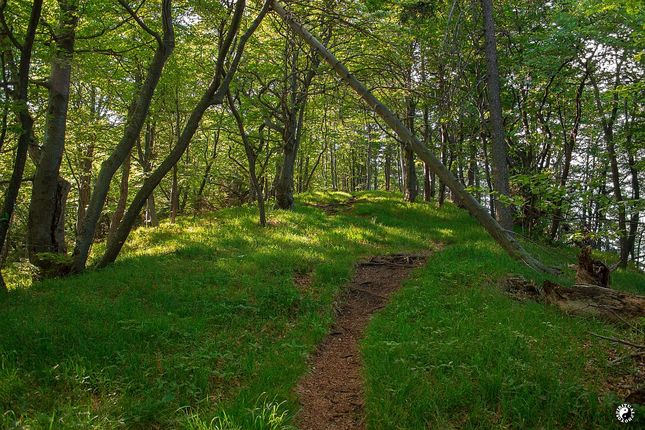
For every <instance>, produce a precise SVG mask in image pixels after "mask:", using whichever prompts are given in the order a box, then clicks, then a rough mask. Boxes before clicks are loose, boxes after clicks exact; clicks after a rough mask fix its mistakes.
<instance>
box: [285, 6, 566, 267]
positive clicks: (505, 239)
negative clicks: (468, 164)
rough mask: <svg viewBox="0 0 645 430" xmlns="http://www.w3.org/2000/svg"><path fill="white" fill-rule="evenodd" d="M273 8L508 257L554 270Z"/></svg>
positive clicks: (303, 30) (333, 60) (309, 37)
mask: <svg viewBox="0 0 645 430" xmlns="http://www.w3.org/2000/svg"><path fill="white" fill-rule="evenodd" d="M273 9H274V10H275V11H276V12H277V13H278V14H279V15H280V16H281V17H282V18H283V19H284V21H285V22H286V23H287V24H288V25H289V26H290V27H291V28H292V29H293V30H294V31H295V32H296V34H298V35H299V36H300V37H302V38H303V40H304V41H305V42H306V43H308V44H309V45H310V46H311V47H312V48H314V49H315V50H316V51H317V52H318V54H320V56H321V57H322V58H323V59H324V60H325V61H326V62H327V63H328V64H329V65H330V66H331V67H332V68H333V69H334V70H335V71H336V73H337V74H338V75H339V77H340V78H341V79H342V80H343V81H344V82H345V83H347V84H348V85H349V86H350V87H351V88H352V89H353V90H354V91H356V93H357V94H358V95H359V96H361V98H363V100H364V101H365V102H366V103H367V104H368V105H369V106H370V107H371V108H372V109H373V110H374V112H376V113H377V114H378V115H379V116H380V117H381V118H382V119H383V120H384V121H385V122H386V123H387V124H388V125H389V126H390V127H391V128H392V129H393V130H394V131H395V132H396V133H397V135H398V136H399V138H400V139H401V140H403V141H404V142H407V143H408V144H409V145H410V147H411V148H412V150H414V152H416V153H417V154H418V155H419V157H420V158H421V159H422V160H423V161H424V162H426V163H428V166H429V167H430V168H431V169H432V170H433V171H434V172H435V173H436V174H437V176H439V178H440V179H441V180H442V181H443V182H444V183H445V184H446V186H448V187H449V188H450V189H451V190H452V192H453V193H454V194H456V195H457V196H458V197H459V199H460V201H461V202H462V203H463V205H464V206H465V207H466V209H468V211H469V212H470V213H471V214H472V215H473V216H474V217H475V218H476V219H477V220H478V221H479V223H480V224H481V225H482V226H483V227H484V228H485V229H486V230H487V231H488V233H489V234H490V235H491V236H492V237H493V239H495V240H496V241H497V242H498V243H499V244H500V245H501V246H502V247H503V248H504V249H505V250H506V251H507V252H508V253H509V254H510V255H511V256H512V257H514V258H517V259H519V260H522V261H524V262H525V263H526V264H528V265H529V266H531V267H533V268H535V269H537V270H541V271H544V272H551V273H553V272H556V271H555V270H554V269H552V268H549V267H547V266H545V265H544V264H542V263H541V262H540V261H538V260H537V259H535V258H534V257H533V256H532V255H530V254H529V253H528V252H527V251H526V250H525V249H524V248H522V246H521V245H520V244H519V243H518V242H517V241H516V240H515V238H513V237H511V236H509V235H508V234H507V232H506V231H505V230H504V229H503V228H502V227H501V226H500V225H499V224H498V223H497V221H495V219H494V218H492V217H491V216H490V215H489V214H488V212H487V211H486V209H485V208H484V207H482V206H481V205H480V204H479V203H478V202H477V200H475V199H474V198H473V196H471V195H470V194H469V193H468V192H467V191H466V190H465V189H464V187H463V185H461V184H460V183H459V181H458V180H457V179H456V178H455V177H454V176H453V175H452V173H450V171H449V170H448V169H446V167H445V166H444V165H443V164H442V163H441V162H440V161H439V160H438V159H437V158H436V157H435V156H434V154H432V152H431V151H430V150H429V149H428V148H426V147H425V146H424V145H423V144H422V143H421V142H420V141H419V140H418V139H417V138H416V137H415V136H414V135H413V134H412V132H410V130H408V128H407V127H405V126H404V125H403V123H402V122H401V120H399V119H398V118H397V117H396V116H395V115H394V114H393V113H392V111H390V110H389V109H388V108H387V107H386V106H385V105H383V104H382V103H381V102H380V101H379V100H378V99H377V98H376V97H375V96H374V95H373V94H372V93H371V92H370V91H369V90H368V89H367V88H366V87H365V86H364V85H363V84H362V83H361V82H360V81H359V80H358V79H356V77H355V76H354V75H353V74H351V73H350V72H349V70H347V68H346V67H345V66H344V65H343V64H342V63H341V62H340V61H339V60H338V59H337V58H336V57H335V56H334V54H332V53H331V52H329V51H328V50H327V48H325V46H324V45H322V44H321V43H320V42H319V41H318V40H317V39H316V38H315V37H314V36H313V35H312V34H311V33H310V32H309V31H308V30H307V29H306V28H305V27H304V26H302V25H301V24H300V23H298V21H296V20H295V18H294V16H293V15H292V14H291V13H290V12H287V11H286V10H285V9H284V8H283V7H282V5H281V4H280V3H279V2H277V1H275V0H273Z"/></svg>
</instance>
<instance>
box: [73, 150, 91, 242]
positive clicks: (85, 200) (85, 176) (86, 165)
mask: <svg viewBox="0 0 645 430" xmlns="http://www.w3.org/2000/svg"><path fill="white" fill-rule="evenodd" d="M93 160H94V142H88V143H87V146H86V147H85V149H84V150H83V151H82V159H81V173H80V181H79V182H80V184H79V189H78V208H77V210H76V234H78V233H79V232H80V231H81V229H82V228H83V221H84V220H85V213H86V212H87V205H88V204H89V202H90V193H91V192H92V164H93V163H92V162H93Z"/></svg>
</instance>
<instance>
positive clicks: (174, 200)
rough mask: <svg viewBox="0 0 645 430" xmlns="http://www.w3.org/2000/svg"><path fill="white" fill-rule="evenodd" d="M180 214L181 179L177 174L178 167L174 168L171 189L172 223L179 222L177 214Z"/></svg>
mask: <svg viewBox="0 0 645 430" xmlns="http://www.w3.org/2000/svg"><path fill="white" fill-rule="evenodd" d="M178 213H179V178H178V172H177V165H176V164H175V167H173V168H172V186H171V188H170V222H171V223H173V224H174V223H175V222H176V221H177V214H178Z"/></svg>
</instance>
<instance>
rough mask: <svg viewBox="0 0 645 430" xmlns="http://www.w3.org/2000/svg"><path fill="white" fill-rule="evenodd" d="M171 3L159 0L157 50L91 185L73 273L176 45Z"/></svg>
mask: <svg viewBox="0 0 645 430" xmlns="http://www.w3.org/2000/svg"><path fill="white" fill-rule="evenodd" d="M171 6H172V1H171V0H163V1H162V24H163V30H164V34H163V37H160V36H159V35H156V38H157V42H158V43H157V49H156V51H155V54H154V57H153V59H152V62H151V63H150V65H149V66H148V70H147V76H146V79H145V81H144V83H143V85H142V87H141V88H140V89H139V90H138V93H137V95H136V97H135V98H134V100H133V102H132V106H131V107H130V111H129V113H128V118H127V121H126V125H125V131H124V133H123V136H122V137H121V140H120V141H119V143H118V145H117V146H116V148H115V149H114V151H113V152H112V153H111V154H110V156H109V157H108V158H107V160H105V161H104V162H103V163H102V164H101V169H100V171H99V174H98V176H97V179H96V183H95V184H94V191H93V192H92V197H91V198H90V203H89V205H88V208H87V214H86V215H85V221H84V222H83V228H82V230H81V232H80V233H79V234H78V235H77V237H76V246H75V248H74V263H73V271H75V272H80V271H82V270H84V269H85V265H86V263H87V257H88V255H89V252H90V247H91V246H92V243H93V242H94V234H95V232H96V227H97V225H98V221H99V218H100V216H101V212H102V211H103V207H104V206H105V200H106V199H107V195H108V192H109V190H110V183H111V181H112V178H113V177H114V174H115V173H116V172H117V170H118V169H119V167H121V165H122V164H123V162H124V161H125V160H126V158H127V157H129V156H130V153H131V151H132V148H133V147H134V145H135V143H136V141H137V139H138V138H139V136H140V135H141V129H142V128H143V125H144V123H145V120H146V118H147V116H148V112H149V110H150V103H151V101H152V97H153V95H154V92H155V89H156V88H157V84H158V83H159V80H160V79H161V74H162V72H163V69H164V66H165V64H166V62H167V60H168V58H169V57H170V55H171V54H172V51H173V49H174V47H175V34H174V28H173V23H172V7H171ZM130 13H131V14H132V15H134V12H133V11H131V10H130Z"/></svg>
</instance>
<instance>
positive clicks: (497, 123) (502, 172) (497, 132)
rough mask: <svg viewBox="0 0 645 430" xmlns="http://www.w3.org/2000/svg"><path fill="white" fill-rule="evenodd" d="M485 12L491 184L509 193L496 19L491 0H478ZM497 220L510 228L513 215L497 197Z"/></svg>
mask: <svg viewBox="0 0 645 430" xmlns="http://www.w3.org/2000/svg"><path fill="white" fill-rule="evenodd" d="M481 2H482V11H483V14H484V33H485V37H486V63H487V68H488V104H489V107H490V118H491V128H492V135H493V153H492V156H493V185H494V187H495V191H496V192H497V194H498V195H500V196H504V197H508V196H510V188H509V184H508V161H507V150H506V140H505V138H504V119H503V118H502V101H501V90H500V85H499V68H498V66H497V38H496V36H495V20H494V19H493V2H492V0H481ZM495 209H496V211H497V221H498V222H499V223H500V224H501V226H502V227H503V228H505V229H506V230H509V231H510V230H512V229H513V215H512V214H511V209H510V207H509V206H508V204H507V203H505V202H500V201H499V199H497V201H496V204H495Z"/></svg>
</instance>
